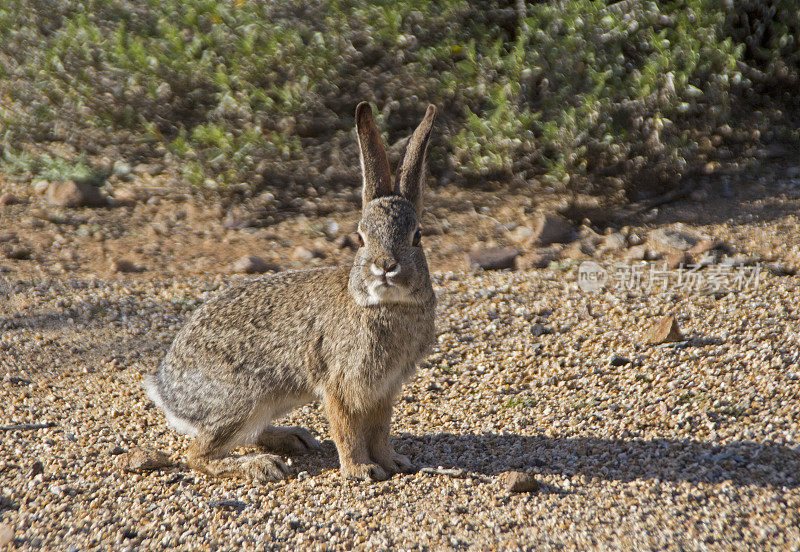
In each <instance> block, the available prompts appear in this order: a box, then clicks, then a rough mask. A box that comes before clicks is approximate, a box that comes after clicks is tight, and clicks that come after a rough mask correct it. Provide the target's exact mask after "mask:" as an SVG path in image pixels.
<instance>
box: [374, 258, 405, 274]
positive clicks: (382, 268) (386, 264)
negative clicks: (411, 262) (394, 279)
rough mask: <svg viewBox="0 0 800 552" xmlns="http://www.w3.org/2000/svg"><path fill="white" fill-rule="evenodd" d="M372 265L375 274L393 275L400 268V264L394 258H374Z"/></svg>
mask: <svg viewBox="0 0 800 552" xmlns="http://www.w3.org/2000/svg"><path fill="white" fill-rule="evenodd" d="M372 266H373V272H376V276H394V275H395V274H397V273H398V272H399V270H400V265H399V264H397V261H395V260H394V259H376V260H375V262H374V263H372Z"/></svg>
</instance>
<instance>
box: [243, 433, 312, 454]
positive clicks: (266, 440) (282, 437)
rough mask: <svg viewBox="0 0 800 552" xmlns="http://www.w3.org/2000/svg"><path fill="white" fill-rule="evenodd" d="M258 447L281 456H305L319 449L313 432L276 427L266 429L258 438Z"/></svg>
mask: <svg viewBox="0 0 800 552" xmlns="http://www.w3.org/2000/svg"><path fill="white" fill-rule="evenodd" d="M256 445H258V446H259V447H263V448H265V449H267V450H271V451H273V452H277V453H280V454H289V455H291V454H304V453H307V452H311V451H314V450H317V449H319V447H320V445H319V441H317V440H316V439H315V438H314V436H313V435H311V432H310V431H308V430H307V429H303V428H302V427H275V426H268V427H266V428H264V430H263V431H262V432H261V434H260V435H259V436H258V437H257V438H256Z"/></svg>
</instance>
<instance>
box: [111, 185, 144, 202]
mask: <svg viewBox="0 0 800 552" xmlns="http://www.w3.org/2000/svg"><path fill="white" fill-rule="evenodd" d="M114 200H115V201H117V202H118V203H122V204H124V205H132V204H134V203H136V202H137V201H139V194H137V193H136V190H132V189H130V188H120V189H118V190H114Z"/></svg>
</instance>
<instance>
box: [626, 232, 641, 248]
mask: <svg viewBox="0 0 800 552" xmlns="http://www.w3.org/2000/svg"><path fill="white" fill-rule="evenodd" d="M643 243H644V240H643V239H642V237H641V236H640V235H639V234H637V233H636V232H631V233H630V234H628V245H632V246H637V245H642V244H643Z"/></svg>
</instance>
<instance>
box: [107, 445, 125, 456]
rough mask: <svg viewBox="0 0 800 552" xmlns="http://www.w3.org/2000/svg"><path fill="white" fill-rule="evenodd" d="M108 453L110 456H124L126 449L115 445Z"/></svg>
mask: <svg viewBox="0 0 800 552" xmlns="http://www.w3.org/2000/svg"><path fill="white" fill-rule="evenodd" d="M106 452H108V454H109V455H111V456H119V455H120V454H123V453H124V452H125V449H124V448H122V447H121V446H119V445H113V446H111V447H109V448H108V450H107V451H106Z"/></svg>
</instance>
